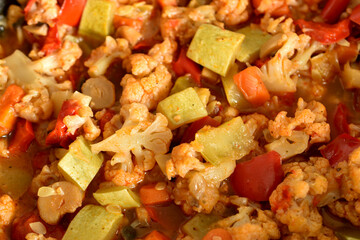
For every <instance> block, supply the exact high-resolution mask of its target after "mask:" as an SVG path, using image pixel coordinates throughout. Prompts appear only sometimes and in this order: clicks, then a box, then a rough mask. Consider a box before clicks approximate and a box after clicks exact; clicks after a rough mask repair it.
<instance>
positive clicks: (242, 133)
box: [194, 117, 254, 165]
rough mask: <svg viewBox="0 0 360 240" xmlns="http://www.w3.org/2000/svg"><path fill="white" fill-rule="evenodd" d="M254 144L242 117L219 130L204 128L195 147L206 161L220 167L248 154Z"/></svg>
mask: <svg viewBox="0 0 360 240" xmlns="http://www.w3.org/2000/svg"><path fill="white" fill-rule="evenodd" d="M253 142H254V141H253V137H252V136H251V134H250V133H249V131H248V129H247V127H246V126H245V124H244V123H243V121H242V119H241V117H236V118H233V119H231V120H230V121H228V122H225V123H223V124H222V125H220V126H219V127H217V128H211V127H210V128H202V129H201V130H200V131H198V132H197V133H196V134H195V144H194V146H195V147H196V148H197V150H198V151H199V152H200V153H201V155H202V156H203V157H204V159H205V160H206V161H208V162H210V163H212V164H214V165H219V164H220V163H221V162H224V161H231V160H238V159H240V158H242V157H243V156H245V155H246V154H248V153H249V152H250V150H251V149H252V148H253Z"/></svg>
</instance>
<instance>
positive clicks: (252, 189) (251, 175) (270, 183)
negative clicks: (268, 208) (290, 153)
mask: <svg viewBox="0 0 360 240" xmlns="http://www.w3.org/2000/svg"><path fill="white" fill-rule="evenodd" d="M283 175H284V173H283V170H282V168H281V158H280V154H278V153H277V152H275V151H271V152H268V153H265V154H262V155H260V156H256V157H254V158H253V159H251V160H250V161H246V162H241V163H238V164H237V165H236V168H235V171H234V173H233V174H232V175H231V177H230V181H231V185H232V186H233V188H234V190H235V193H236V194H238V195H239V196H243V197H247V198H249V199H251V200H254V201H268V200H269V197H270V195H271V193H272V192H273V191H274V189H275V188H276V187H277V185H279V183H280V182H281V181H282V178H283Z"/></svg>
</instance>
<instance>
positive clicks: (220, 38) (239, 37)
mask: <svg viewBox="0 0 360 240" xmlns="http://www.w3.org/2000/svg"><path fill="white" fill-rule="evenodd" d="M244 38H245V36H244V35H243V34H240V33H236V32H231V31H229V30H224V29H221V28H219V27H216V26H213V25H210V24H203V25H201V26H200V27H199V29H198V30H197V32H196V34H195V36H194V38H193V40H192V41H191V44H190V47H189V50H188V52H187V54H186V55H187V56H188V57H189V58H190V59H192V60H193V61H195V62H197V63H198V64H200V65H202V66H204V67H207V68H209V69H210V70H212V71H214V72H216V73H218V74H220V75H221V76H226V74H227V72H228V70H229V68H230V67H231V65H232V64H234V62H235V57H236V54H237V53H238V52H239V49H240V46H241V43H242V42H243V40H244Z"/></svg>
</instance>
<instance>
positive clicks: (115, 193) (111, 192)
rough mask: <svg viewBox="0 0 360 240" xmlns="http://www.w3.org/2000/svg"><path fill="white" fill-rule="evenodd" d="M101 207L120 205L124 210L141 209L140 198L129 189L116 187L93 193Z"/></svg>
mask: <svg viewBox="0 0 360 240" xmlns="http://www.w3.org/2000/svg"><path fill="white" fill-rule="evenodd" d="M93 196H94V198H95V199H96V201H98V202H99V203H100V204H101V205H108V204H112V205H119V206H120V207H122V208H133V207H140V205H141V204H140V199H139V197H138V196H137V195H136V194H135V193H134V192H133V191H131V190H130V189H129V188H127V187H123V186H114V187H107V188H101V189H99V190H97V191H96V192H94V193H93Z"/></svg>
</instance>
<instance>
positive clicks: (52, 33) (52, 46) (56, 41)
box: [41, 24, 61, 55]
mask: <svg viewBox="0 0 360 240" xmlns="http://www.w3.org/2000/svg"><path fill="white" fill-rule="evenodd" d="M60 47H61V39H60V36H59V31H58V26H57V24H55V26H54V27H51V28H49V31H48V34H47V36H46V38H45V42H44V45H43V47H42V49H41V51H43V52H44V53H45V55H49V54H51V53H53V52H55V51H56V50H58V49H59V48H60Z"/></svg>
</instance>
